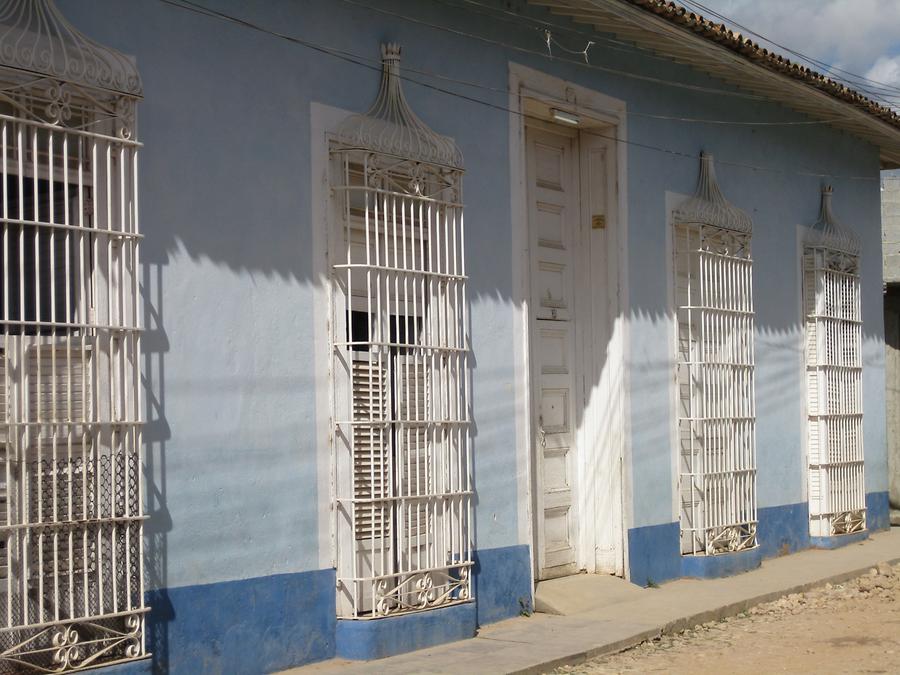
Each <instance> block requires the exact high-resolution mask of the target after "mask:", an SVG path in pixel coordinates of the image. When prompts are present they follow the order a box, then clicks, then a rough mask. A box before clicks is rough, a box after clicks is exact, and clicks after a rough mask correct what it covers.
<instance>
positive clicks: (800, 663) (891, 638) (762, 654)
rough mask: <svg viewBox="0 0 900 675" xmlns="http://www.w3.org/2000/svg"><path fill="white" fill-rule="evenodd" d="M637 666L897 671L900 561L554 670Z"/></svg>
mask: <svg viewBox="0 0 900 675" xmlns="http://www.w3.org/2000/svg"><path fill="white" fill-rule="evenodd" d="M632 672H634V673H662V672H665V673H691V674H692V675H695V674H697V673H754V674H761V673H775V672H783V673H900V565H897V566H895V567H893V568H891V567H890V566H889V565H887V564H882V565H879V566H878V568H877V569H876V568H873V569H872V570H870V572H869V574H868V575H866V576H863V577H861V578H858V579H855V580H852V581H849V582H847V583H844V584H841V585H834V586H832V585H831V584H828V585H826V586H825V587H823V588H820V589H816V590H813V591H810V592H808V593H803V594H794V595H789V596H786V597H784V598H782V599H780V600H778V601H775V602H771V603H768V604H764V605H759V606H757V607H754V608H753V609H751V610H750V611H748V612H747V613H746V614H741V615H738V616H735V617H731V618H728V619H725V620H723V621H720V622H715V623H707V624H703V625H702V626H698V627H696V628H694V629H692V630H686V631H683V632H682V633H680V634H677V635H667V636H663V637H661V638H659V639H656V640H653V641H650V642H645V643H642V644H641V645H638V646H637V647H635V648H633V649H629V650H628V651H625V652H621V653H619V654H614V655H611V656H607V657H601V658H597V659H594V660H592V661H588V662H586V663H583V664H579V665H577V666H565V667H562V668H559V669H557V670H556V671H554V673H556V674H558V675H562V674H564V673H565V674H573V673H577V674H583V675H599V674H602V673H632Z"/></svg>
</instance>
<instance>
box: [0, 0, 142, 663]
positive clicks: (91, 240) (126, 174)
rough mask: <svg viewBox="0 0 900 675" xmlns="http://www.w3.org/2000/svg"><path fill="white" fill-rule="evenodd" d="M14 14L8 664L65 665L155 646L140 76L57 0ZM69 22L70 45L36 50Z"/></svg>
mask: <svg viewBox="0 0 900 675" xmlns="http://www.w3.org/2000/svg"><path fill="white" fill-rule="evenodd" d="M8 18H9V17H8ZM15 20H16V21H18V22H19V25H17V26H16V28H18V30H17V31H14V30H10V31H8V32H6V33H4V34H3V36H0V47H2V49H0V53H2V55H3V57H2V58H3V59H4V60H5V63H4V65H5V66H6V68H5V69H4V70H3V73H2V75H0V79H2V87H0V89H2V92H3V93H2V94H0V171H2V176H0V197H2V204H0V258H2V262H3V265H2V270H0V673H6V672H23V671H35V672H66V671H72V670H80V669H82V668H90V667H95V666H99V665H106V664H111V663H118V662H122V661H126V660H131V659H134V658H138V657H140V656H142V655H143V654H144V646H143V625H144V615H145V613H146V608H145V606H144V588H143V578H142V569H143V565H142V519H143V514H142V506H141V497H140V495H141V486H140V481H141V479H142V478H141V471H140V469H141V464H140V446H141V393H140V369H139V353H140V345H139V339H140V303H139V294H138V274H137V270H138V244H139V240H140V235H139V234H138V223H137V210H136V209H137V174H136V162H137V150H138V144H137V142H136V141H134V140H133V139H132V138H131V134H132V130H133V112H134V105H135V101H136V98H137V96H138V95H139V85H140V81H139V79H138V78H137V75H136V73H134V72H133V71H129V70H127V69H128V68H131V66H130V65H127V64H126V62H125V60H124V58H123V60H122V61H119V60H115V59H114V57H113V54H114V53H112V52H107V51H106V50H104V49H103V48H102V47H100V46H99V45H96V44H95V43H88V42H87V41H86V38H83V37H82V36H81V35H80V34H79V33H78V32H77V31H76V30H75V29H74V28H73V27H72V26H71V25H69V24H68V23H66V22H65V19H64V18H63V17H62V16H61V15H60V14H59V12H58V11H57V10H56V8H55V7H53V6H52V5H51V4H49V3H48V2H44V1H41V0H36V1H35V2H32V3H27V4H26V5H24V9H23V10H22V11H21V12H20V13H19V14H18V15H17V17H16V18H15ZM62 34H64V35H66V38H65V39H66V40H67V41H68V42H67V51H66V53H67V54H68V56H69V57H70V60H69V61H67V62H66V63H65V64H60V63H57V62H53V63H50V64H47V63H42V62H40V61H39V60H37V61H35V62H33V63H31V64H30V65H29V63H27V62H26V61H27V59H28V58H30V55H31V54H32V53H39V52H38V47H39V46H40V47H41V49H43V48H44V47H45V46H46V45H47V44H48V43H49V44H52V43H53V42H54V41H55V40H58V39H61V38H60V37H59V36H60V35H62ZM10 35H15V36H17V37H16V39H17V40H18V42H17V43H16V45H15V46H11V45H6V44H5V43H2V40H4V39H7V37H6V36H10ZM8 39H10V40H12V38H8ZM7 46H9V47H10V48H9V49H6V47H7ZM75 47H77V49H76V48H75ZM29 50H30V51H29ZM79 50H81V51H79ZM76 55H77V57H76ZM36 58H37V57H36ZM79 58H80V59H82V60H83V62H81V61H78V60H77V59H79ZM111 59H113V60H112V61H110V60H111ZM57 70H59V72H57ZM70 73H75V74H80V75H82V76H83V77H82V78H81V79H78V80H71V79H67V77H66V75H68V74H70ZM100 77H102V78H109V80H108V81H104V82H105V84H106V85H110V86H111V85H112V84H116V85H117V86H119V88H118V89H115V90H110V89H109V88H108V87H106V86H103V84H104V83H102V82H99V81H95V80H92V79H91V78H100Z"/></svg>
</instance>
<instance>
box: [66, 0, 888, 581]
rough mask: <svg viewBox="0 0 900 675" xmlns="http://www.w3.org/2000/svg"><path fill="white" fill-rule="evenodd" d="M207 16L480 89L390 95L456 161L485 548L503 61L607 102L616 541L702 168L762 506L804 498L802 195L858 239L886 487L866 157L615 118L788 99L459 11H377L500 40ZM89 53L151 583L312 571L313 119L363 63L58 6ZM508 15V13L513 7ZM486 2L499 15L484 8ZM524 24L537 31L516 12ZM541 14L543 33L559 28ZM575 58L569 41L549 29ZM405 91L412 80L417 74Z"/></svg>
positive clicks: (188, 20)
mask: <svg viewBox="0 0 900 675" xmlns="http://www.w3.org/2000/svg"><path fill="white" fill-rule="evenodd" d="M207 4H209V5H210V6H214V7H216V8H218V9H221V10H223V11H226V12H230V13H233V14H236V15H240V16H242V17H246V18H248V19H250V20H252V21H254V22H256V23H259V24H261V25H263V26H267V27H269V28H272V29H275V30H279V31H282V32H285V33H288V34H290V35H292V36H296V37H298V38H301V39H307V40H311V41H314V42H316V43H320V44H324V45H328V46H330V47H333V48H337V49H341V50H347V51H351V52H353V53H356V54H360V55H363V56H365V57H367V58H370V59H377V57H378V54H379V43H380V42H382V41H385V40H391V41H399V42H401V43H402V45H403V50H404V63H405V64H407V65H409V66H410V67H411V68H415V69H419V70H424V71H431V72H436V73H440V74H441V75H445V76H448V77H451V78H458V79H463V80H467V81H472V82H475V83H478V84H479V85H482V86H483V87H487V88H488V89H483V88H476V87H469V86H465V85H462V84H454V83H451V82H446V81H435V80H429V82H431V83H432V84H433V85H435V86H437V87H440V88H446V89H452V90H454V91H457V92H459V93H461V94H463V95H465V96H470V97H474V98H477V99H481V100H484V101H486V102H488V103H490V104H491V105H493V106H496V107H490V106H485V105H482V104H479V103H475V102H471V101H467V100H464V99H461V98H457V97H452V96H449V95H447V94H445V93H441V92H439V91H436V90H434V89H429V88H425V87H422V86H417V85H415V84H407V86H406V91H407V95H408V98H409V99H410V102H411V104H412V107H413V109H414V110H416V112H417V113H418V114H419V115H420V116H421V117H422V118H423V119H424V120H426V121H427V122H428V123H429V124H430V125H432V126H433V127H434V128H435V129H436V130H438V131H439V132H441V133H444V134H448V135H451V136H453V137H454V138H455V139H456V140H457V142H458V143H459V145H460V147H461V149H462V151H463V154H464V156H465V160H466V167H467V175H466V185H465V202H466V207H467V212H466V223H467V231H468V237H467V251H466V253H467V258H468V265H469V271H470V277H471V282H470V299H471V302H472V311H471V324H472V345H473V350H474V359H475V370H474V383H473V404H474V410H475V427H474V456H475V458H476V463H475V483H476V488H477V491H478V495H477V500H476V530H477V532H476V534H477V543H478V547H479V548H481V549H487V548H495V547H505V546H513V545H516V544H520V543H527V542H522V541H520V540H519V535H518V531H519V528H518V524H517V515H516V514H517V504H518V500H519V499H521V498H522V497H521V496H520V495H518V494H517V488H516V478H515V477H516V457H515V449H514V439H515V428H514V424H515V415H514V413H515V409H514V384H515V382H514V370H515V364H514V362H513V350H512V349H511V346H512V341H513V336H514V331H515V330H517V326H516V324H515V322H514V306H513V299H512V298H513V296H514V294H513V288H512V278H513V270H512V265H513V256H512V250H511V249H512V244H511V238H512V231H513V230H512V228H513V227H514V226H515V227H521V226H522V224H521V223H515V224H513V223H511V221H510V215H509V203H510V185H509V183H510V181H509V148H508V138H509V132H508V124H509V121H510V118H509V115H508V113H507V112H506V111H505V110H503V108H505V107H506V105H507V96H506V93H505V89H506V87H507V86H508V64H509V62H510V61H516V62H519V63H523V64H525V65H529V66H531V67H534V68H538V69H541V70H544V71H547V72H550V73H553V74H556V75H558V76H560V77H563V78H566V79H570V80H572V81H575V82H577V83H579V84H581V85H584V86H587V87H591V88H594V89H596V90H598V91H601V92H603V93H605V94H609V95H611V96H614V97H617V98H620V99H623V100H625V101H626V102H627V105H628V109H629V111H630V112H631V113H632V115H631V116H630V117H629V119H628V137H629V141H631V142H633V143H635V145H630V146H629V148H628V175H627V190H628V212H629V219H628V224H627V225H628V239H629V253H628V266H629V270H630V273H629V280H628V283H629V289H628V293H629V301H630V305H629V307H628V316H629V318H630V320H631V337H632V342H631V345H630V347H631V363H630V381H631V392H632V399H631V419H630V422H631V429H632V439H631V453H632V465H631V471H632V483H633V489H634V495H635V496H634V504H633V522H632V523H629V526H630V527H639V526H646V525H654V524H661V523H668V522H671V521H672V520H673V513H672V499H671V491H672V483H673V477H672V466H671V449H670V429H671V426H670V425H671V423H672V422H671V419H670V417H669V415H670V410H669V400H670V399H669V390H668V387H669V383H670V380H671V372H670V370H669V359H670V353H669V352H670V345H669V343H668V324H667V322H668V318H667V311H668V310H667V297H668V283H669V280H668V278H667V275H666V274H665V273H664V270H665V269H666V258H665V256H666V248H665V241H666V233H665V222H666V213H665V193H666V191H672V192H678V193H690V192H692V191H693V189H694V185H695V181H696V174H697V170H698V162H697V160H696V159H687V158H684V157H678V156H675V155H671V154H665V153H661V152H658V151H655V150H651V149H647V148H645V147H641V146H646V145H651V146H658V147H662V148H668V149H672V150H676V151H678V152H681V153H686V154H688V155H692V156H696V155H697V154H698V153H699V151H700V150H701V149H703V150H707V151H710V152H713V153H714V154H715V155H716V156H717V158H718V159H719V160H724V161H729V162H739V163H742V164H747V165H757V166H765V167H773V168H775V169H778V170H779V171H780V172H779V171H775V172H770V171H762V170H756V169H751V168H746V167H737V166H730V165H725V164H724V163H720V165H719V167H718V169H719V177H720V181H721V185H722V188H723V190H724V192H725V194H726V195H727V196H728V197H729V199H731V200H732V201H733V202H734V203H735V204H736V205H738V206H740V207H742V208H744V209H746V210H748V211H749V212H750V213H751V214H752V216H753V218H754V223H755V228H756V229H755V231H754V256H755V259H756V261H757V262H756V267H755V271H754V292H755V303H756V309H757V364H758V371H757V376H758V377H757V400H758V425H757V433H758V436H757V438H758V455H759V456H758V464H759V501H760V505H761V506H775V505H782V504H794V503H797V502H802V501H803V500H804V499H805V495H804V492H803V488H802V485H803V457H802V450H801V449H802V433H803V426H802V425H803V420H802V401H803V391H802V379H801V374H800V370H799V369H800V368H801V363H802V353H801V351H800V349H801V347H800V344H801V343H800V323H799V288H798V276H797V267H796V266H797V264H798V259H797V250H796V237H797V234H796V227H797V225H800V224H808V223H812V222H813V221H814V220H815V218H816V214H817V211H818V195H819V189H820V185H821V183H822V179H821V178H819V177H816V176H803V175H798V173H796V172H809V173H834V174H839V175H841V176H860V177H863V178H866V179H868V180H851V179H848V178H840V179H830V180H829V182H831V183H832V184H833V185H834V187H835V210H836V212H837V214H838V216H839V217H841V218H842V219H844V220H845V221H846V222H847V223H848V224H853V225H854V226H855V227H856V230H857V232H858V233H859V234H860V236H861V238H862V240H863V244H864V250H863V255H864V259H865V260H866V261H871V264H867V265H866V266H865V272H864V278H863V286H864V294H865V295H864V306H863V313H864V319H865V322H866V323H865V337H866V343H865V345H866V346H865V352H866V368H867V371H866V375H865V378H864V384H865V410H866V438H865V442H866V453H867V459H868V463H867V480H868V486H867V488H868V490H869V491H879V490H884V489H886V479H885V477H884V462H885V459H884V404H883V395H882V392H883V384H884V383H883V373H882V370H881V368H882V364H881V361H882V358H883V357H882V351H881V350H880V346H879V345H880V341H881V337H882V318H881V311H880V302H881V286H880V284H881V281H880V274H881V272H880V234H879V223H880V215H879V210H878V209H879V206H878V199H879V193H878V182H877V176H878V161H877V152H876V150H875V149H874V148H872V147H869V146H867V145H866V144H864V143H862V142H860V141H858V140H856V139H853V138H851V137H849V136H848V135H846V134H843V133H840V132H837V131H834V130H831V129H829V128H827V127H824V126H822V125H813V126H795V127H741V126H738V127H735V126H726V125H705V124H704V125H701V124H688V123H682V122H672V121H663V120H658V119H650V118H646V117H641V116H638V115H635V114H633V113H653V114H662V115H675V116H682V117H706V118H714V119H724V120H740V121H748V120H753V121H774V120H794V121H804V120H805V118H803V117H801V116H798V115H796V114H793V113H791V112H790V111H788V110H787V109H785V108H782V107H779V106H776V105H773V104H767V103H764V102H757V101H747V100H745V99H739V98H732V97H728V96H722V95H712V94H700V93H697V92H689V91H687V90H684V89H677V88H673V87H669V86H666V85H664V84H653V83H648V82H646V81H641V80H637V79H631V78H625V77H621V76H618V75H614V74H611V73H608V72H602V71H599V70H591V69H588V68H585V67H582V66H579V65H578V64H570V63H563V62H562V61H560V60H549V59H547V58H546V57H545V56H543V55H541V54H540V52H541V50H542V36H541V34H540V32H539V31H537V30H536V29H535V28H534V26H533V25H529V24H527V23H526V22H522V21H517V22H516V23H515V24H511V23H507V22H498V21H495V20H493V19H488V18H486V17H485V16H482V15H473V14H469V13H467V12H463V11H460V9H459V8H458V7H457V6H456V5H455V4H453V3H450V4H448V3H439V2H434V3H423V2H411V1H410V2H400V1H397V2H381V3H378V6H379V7H382V8H388V9H396V10H398V11H401V12H404V13H406V14H408V15H409V16H412V17H415V18H418V19H421V20H422V21H425V22H428V23H435V24H441V25H444V26H449V27H451V28H454V29H459V30H462V31H465V32H468V33H477V34H478V35H481V36H485V37H487V38H489V39H501V40H502V41H504V42H508V43H509V42H515V43H516V44H518V45H520V46H522V47H524V48H526V49H528V50H536V51H537V52H539V53H537V54H534V53H524V52H522V51H518V50H509V49H504V48H502V47H499V46H497V45H494V44H490V43H487V42H484V41H480V40H475V39H472V38H467V37H463V36H460V35H456V34H453V33H451V32H447V31H442V30H436V29H432V28H429V27H427V26H424V25H421V24H417V23H413V22H409V21H402V20H398V19H396V18H393V17H390V16H387V15H384V14H380V13H377V12H373V11H370V10H365V9H362V8H359V7H356V6H354V5H351V4H347V3H344V2H341V1H339V0H331V1H328V0H308V1H307V2H302V3H300V2H291V1H288V0H270V1H268V2H265V3H243V2H238V1H237V0H230V1H229V0H207ZM60 5H61V6H62V8H63V9H64V11H65V12H66V14H67V15H68V16H69V17H70V18H71V19H72V20H73V21H74V22H75V23H76V25H78V26H79V27H80V28H82V29H84V30H85V31H86V32H87V33H88V34H90V35H91V36H92V37H94V38H96V39H98V40H100V41H102V42H104V43H107V44H110V45H112V46H115V47H117V48H119V49H121V50H123V51H125V52H128V53H131V54H134V55H136V57H137V59H138V63H139V66H140V69H141V73H142V75H143V78H144V86H145V94H146V100H145V102H144V103H143V104H142V105H141V107H140V136H141V138H142V140H143V141H144V142H145V144H146V148H145V149H144V151H143V154H142V160H141V190H142V203H141V208H142V223H143V229H144V231H145V232H146V234H147V240H146V243H145V244H144V249H143V260H144V262H145V271H144V280H145V292H146V294H147V300H148V302H147V305H148V309H149V316H148V329H149V332H148V335H147V338H146V340H145V343H144V346H145V350H146V352H147V358H148V367H147V376H148V380H149V382H150V384H151V386H152V389H153V398H152V405H151V412H150V423H149V425H148V428H147V432H146V435H145V438H146V441H147V443H148V448H147V455H148V465H149V466H150V468H151V471H152V478H151V481H150V482H151V485H150V488H149V489H148V500H149V503H150V510H151V516H152V518H151V520H150V522H149V523H148V532H149V536H148V547H149V555H150V558H151V564H150V569H149V572H148V575H149V577H150V578H149V582H150V584H151V586H168V587H175V586H183V585H190V584H200V583H211V582H217V581H225V580H232V579H244V578H251V577H256V576H263V575H269V574H275V573H282V572H297V571H303V570H311V569H316V568H317V567H320V564H319V552H318V550H317V541H318V529H317V528H318V525H317V518H318V514H317V500H318V498H317V495H316V485H317V478H316V471H317V465H316V453H317V452H318V449H317V447H316V443H315V435H314V433H313V432H312V431H311V430H312V429H313V425H314V420H315V400H314V392H313V387H312V383H311V378H312V373H313V366H314V364H313V348H312V335H313V328H312V324H311V322H310V317H311V316H312V312H313V303H312V291H313V287H314V284H315V283H316V280H315V279H313V278H312V276H311V269H312V260H313V253H314V252H313V251H312V224H311V223H310V194H309V193H310V182H311V181H310V162H309V137H310V129H309V110H310V104H311V103H312V102H320V103H324V104H327V105H332V106H336V107H340V108H345V109H349V110H365V109H366V108H367V107H368V105H369V104H370V102H371V101H372V99H373V97H374V94H375V92H376V88H377V82H378V76H377V73H375V72H374V71H372V70H369V69H367V68H364V67H361V66H359V65H356V64H351V63H347V62H345V61H342V60H340V59H336V58H334V57H332V56H329V55H325V54H322V53H320V52H317V51H314V50H310V49H308V48H304V47H302V46H299V45H296V44H291V43H288V42H285V41H283V40H279V39H278V38H275V37H272V36H269V35H265V34H262V33H258V32H255V31H253V30H250V29H248V28H246V27H240V26H236V25H233V24H228V23H223V22H220V21H218V20H215V19H212V18H209V17H203V16H198V15H196V14H191V13H189V12H186V11H184V10H180V9H176V8H173V7H171V6H167V5H165V4H163V3H160V2H153V1H147V2H139V3H138V2H132V3H121V2H116V1H115V0H95V1H94V2H77V1H75V0H61V1H60ZM520 5H521V3H520V2H514V3H513V6H514V7H519V6H520ZM504 6H505V3H504ZM527 11H528V12H529V13H530V14H532V15H536V16H546V15H544V14H543V13H542V12H541V11H540V10H536V9H532V8H529V9H528V10H527ZM553 21H560V19H558V18H554V19H553ZM558 39H560V40H562V41H564V42H566V43H567V44H570V45H571V46H572V47H573V48H579V49H580V48H581V47H582V46H583V40H582V39H581V38H578V37H575V36H568V37H567V36H565V35H562V34H561V35H559V37H558ZM590 57H591V60H592V61H593V62H594V63H598V64H604V65H607V66H611V67H614V68H622V69H627V70H629V71H633V72H639V73H643V74H651V75H653V76H654V77H657V78H661V79H663V80H666V79H672V80H679V81H684V82H691V83H695V84H701V85H706V86H715V87H719V88H722V89H726V88H727V87H725V85H722V84H721V83H718V82H716V81H713V80H711V79H709V78H707V77H706V76H704V75H702V74H701V73H698V72H695V71H692V70H690V69H687V68H684V67H679V66H675V65H673V64H670V63H669V62H667V61H665V60H662V59H659V58H656V57H649V56H642V55H639V54H636V53H635V52H632V51H630V50H628V49H627V48H621V47H617V48H616V49H614V50H609V49H605V43H603V42H598V45H597V46H595V47H594V48H593V49H592V50H591V52H590ZM413 76H414V77H415V75H413Z"/></svg>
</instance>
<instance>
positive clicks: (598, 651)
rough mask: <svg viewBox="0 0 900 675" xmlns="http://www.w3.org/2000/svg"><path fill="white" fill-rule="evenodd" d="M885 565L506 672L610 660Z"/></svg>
mask: <svg viewBox="0 0 900 675" xmlns="http://www.w3.org/2000/svg"><path fill="white" fill-rule="evenodd" d="M883 562H886V563H887V564H888V565H892V566H893V565H896V564H898V563H900V557H898V558H891V559H888V560H882V561H878V562H876V563H873V564H871V565H866V566H865V567H862V568H859V569H855V570H850V571H848V572H841V573H839V574H832V575H831V576H828V577H823V578H821V579H817V580H815V581H809V582H807V583H804V584H797V585H795V586H789V587H788V588H784V589H781V590H778V591H771V592H769V593H763V594H761V595H756V596H754V597H752V598H747V599H746V600H741V601H739V602H732V603H730V604H728V605H723V606H721V607H716V608H715V609H709V610H706V611H703V612H697V613H696V614H691V615H689V616H685V617H681V618H679V619H675V620H674V621H670V622H668V623H666V624H665V625H663V626H660V627H659V628H654V629H651V630H647V631H642V632H640V633H636V634H634V635H632V636H630V637H627V638H624V639H622V640H617V641H615V642H609V643H604V644H599V645H597V646H596V647H592V648H590V649H585V650H582V651H578V652H575V653H572V654H569V655H567V656H561V657H558V658H555V659H550V660H548V661H545V662H543V663H538V664H534V665H531V666H528V667H526V668H520V669H518V670H511V671H506V672H507V675H542V674H543V673H546V672H547V671H550V670H554V669H555V668H559V667H561V666H577V665H578V664H581V663H584V662H585V661H590V660H592V659H595V658H597V657H598V656H609V655H610V654H616V653H618V652H623V651H625V650H627V649H631V648H632V647H636V646H637V645H639V644H641V643H642V642H646V641H647V640H652V639H655V638H658V637H661V636H663V635H672V634H674V633H678V632H680V631H682V630H686V629H688V628H693V627H695V626H699V625H701V624H704V623H708V622H710V621H721V620H722V619H725V618H727V617H730V616H736V615H738V614H740V613H741V612H746V611H747V610H748V609H751V608H753V607H756V606H757V605H763V604H765V603H767V602H773V601H775V600H778V599H780V598H783V597H785V596H788V595H791V594H793V593H806V592H808V591H811V590H813V589H816V588H821V587H822V586H825V585H826V584H842V583H844V582H845V581H850V580H851V579H856V578H858V577H862V576H865V575H866V574H868V572H869V570H871V569H872V568H873V567H875V566H877V565H879V564H881V563H883Z"/></svg>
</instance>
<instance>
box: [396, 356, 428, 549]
mask: <svg viewBox="0 0 900 675" xmlns="http://www.w3.org/2000/svg"><path fill="white" fill-rule="evenodd" d="M396 370H397V372H396V375H395V380H396V382H397V418H398V419H399V420H400V421H401V424H400V426H399V428H398V429H397V447H398V451H399V454H398V457H397V461H398V463H399V464H400V466H401V467H402V482H401V485H400V486H399V496H401V497H403V498H412V499H404V501H403V502H401V511H402V512H401V518H403V519H404V521H405V522H406V523H407V527H406V528H405V532H406V533H407V534H408V536H410V537H414V536H416V537H417V536H418V535H423V534H425V533H426V532H427V530H428V515H429V513H430V509H429V508H428V504H427V502H426V501H425V500H422V499H417V497H421V496H424V495H429V494H433V492H434V486H433V485H432V482H433V476H434V469H433V466H432V457H431V453H430V452H429V442H428V440H429V439H428V435H429V427H428V424H427V421H428V420H430V419H431V417H432V415H433V414H434V413H433V411H432V409H431V399H430V396H429V391H428V381H429V377H428V367H427V365H426V363H425V362H424V361H423V360H421V359H419V360H417V359H415V358H414V357H399V358H398V359H397V366H396Z"/></svg>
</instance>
